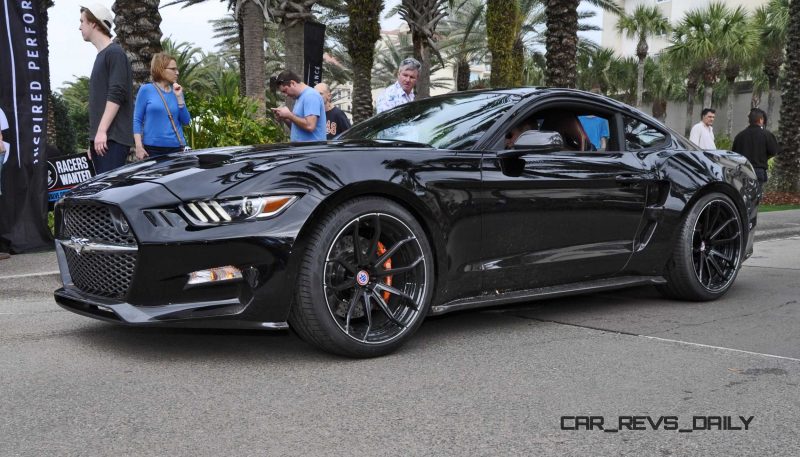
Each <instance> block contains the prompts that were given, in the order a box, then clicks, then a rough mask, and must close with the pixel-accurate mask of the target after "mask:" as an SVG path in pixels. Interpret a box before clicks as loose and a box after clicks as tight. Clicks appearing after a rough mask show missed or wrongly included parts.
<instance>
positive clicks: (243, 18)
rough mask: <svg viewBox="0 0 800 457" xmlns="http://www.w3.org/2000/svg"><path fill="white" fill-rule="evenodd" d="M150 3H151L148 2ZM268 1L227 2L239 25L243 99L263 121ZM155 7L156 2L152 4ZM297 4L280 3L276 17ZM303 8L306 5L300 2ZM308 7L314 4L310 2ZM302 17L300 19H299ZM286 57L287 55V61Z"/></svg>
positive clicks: (192, 1)
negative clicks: (249, 101) (254, 104)
mask: <svg viewBox="0 0 800 457" xmlns="http://www.w3.org/2000/svg"><path fill="white" fill-rule="evenodd" d="M150 1H152V0H150ZM204 1H206V0H174V1H172V2H170V3H167V5H174V4H178V3H183V4H184V6H183V7H184V8H186V7H189V6H192V5H196V4H198V3H203V2H204ZM270 1H276V0H227V2H228V8H229V9H233V10H234V13H235V16H236V20H237V22H238V23H239V27H238V29H239V46H240V56H239V57H240V58H239V67H240V68H241V69H242V70H241V71H242V74H243V76H241V78H242V80H243V84H241V85H242V86H243V88H244V91H245V95H246V96H247V97H249V98H251V99H252V100H253V101H254V102H255V103H256V106H258V109H257V111H256V116H257V117H264V115H265V113H266V68H265V64H264V21H265V20H266V16H267V12H268V11H271V9H270ZM156 3H158V2H156ZM296 3H297V2H281V5H282V6H283V7H284V9H281V10H279V12H278V13H276V16H278V15H280V14H283V15H285V14H286V11H290V10H288V9H289V8H292V7H295V6H297V5H296ZM301 3H303V4H305V3H308V1H306V2H301ZM311 3H312V4H313V3H314V2H311ZM302 17H304V16H302ZM302 31H303V30H302V26H301V27H300V34H301V35H300V37H301V39H300V47H299V49H300V52H299V54H300V69H301V71H300V72H299V73H302V65H303V64H302V62H303V60H302V59H303V54H302V45H303V41H302ZM288 55H290V54H289V53H287V58H288Z"/></svg>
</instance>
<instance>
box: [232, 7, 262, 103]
mask: <svg viewBox="0 0 800 457" xmlns="http://www.w3.org/2000/svg"><path fill="white" fill-rule="evenodd" d="M239 14H240V15H241V18H242V31H243V32H244V37H243V38H242V42H243V47H244V63H245V67H244V68H240V69H239V71H241V72H243V73H244V95H246V96H247V97H248V98H250V99H251V100H253V101H254V102H255V103H256V104H257V106H258V109H257V110H256V117H258V118H263V117H264V116H265V115H266V110H267V105H266V93H265V91H266V85H265V79H266V67H265V65H264V11H263V10H262V9H261V7H260V6H259V5H257V4H256V2H254V1H245V2H244V3H242V8H241V10H240V11H239Z"/></svg>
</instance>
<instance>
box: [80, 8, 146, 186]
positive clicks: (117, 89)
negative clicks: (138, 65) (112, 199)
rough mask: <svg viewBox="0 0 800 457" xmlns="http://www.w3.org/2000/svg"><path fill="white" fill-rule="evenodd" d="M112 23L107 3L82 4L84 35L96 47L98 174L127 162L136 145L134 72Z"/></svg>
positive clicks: (93, 114)
mask: <svg viewBox="0 0 800 457" xmlns="http://www.w3.org/2000/svg"><path fill="white" fill-rule="evenodd" d="M113 24H114V16H113V15H112V14H111V11H109V9H108V8H106V7H105V6H103V5H101V4H98V3H95V4H91V5H89V6H82V7H81V25H80V28H79V29H80V31H81V35H82V36H83V40H84V41H88V42H90V43H92V44H93V45H94V47H95V48H97V57H96V58H95V60H94V67H93V68H92V75H91V77H90V78H89V140H90V143H89V158H90V159H92V161H93V162H94V168H95V171H96V172H97V173H104V172H106V171H110V170H113V169H115V168H118V167H121V166H122V165H124V164H125V159H126V157H127V156H128V151H129V150H130V148H131V146H133V75H132V71H131V63H130V62H129V61H128V57H127V56H126V55H125V51H123V50H122V47H121V46H120V45H119V44H118V43H114V42H112V41H111V27H112V26H113Z"/></svg>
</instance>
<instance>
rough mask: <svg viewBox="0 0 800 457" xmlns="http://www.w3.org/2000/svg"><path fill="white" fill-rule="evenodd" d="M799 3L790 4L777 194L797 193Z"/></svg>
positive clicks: (799, 184)
mask: <svg viewBox="0 0 800 457" xmlns="http://www.w3.org/2000/svg"><path fill="white" fill-rule="evenodd" d="M797 43H800V2H798V1H793V2H791V3H789V20H788V22H787V28H786V62H785V65H784V70H785V75H784V79H783V94H782V97H781V119H780V136H781V144H782V145H783V151H782V152H781V153H780V154H778V157H777V158H776V159H775V172H774V173H773V177H772V182H773V187H774V189H775V190H777V191H780V192H793V193H797V192H800V90H798V88H800V46H797Z"/></svg>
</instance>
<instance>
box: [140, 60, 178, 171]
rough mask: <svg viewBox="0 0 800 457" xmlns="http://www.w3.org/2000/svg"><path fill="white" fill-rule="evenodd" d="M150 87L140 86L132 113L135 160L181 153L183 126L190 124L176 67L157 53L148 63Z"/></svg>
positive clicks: (146, 85)
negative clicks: (150, 79)
mask: <svg viewBox="0 0 800 457" xmlns="http://www.w3.org/2000/svg"><path fill="white" fill-rule="evenodd" d="M150 76H152V78H153V82H152V83H151V84H142V87H140V88H139V93H138V94H137V95H136V106H135V107H134V109H133V140H134V141H135V142H136V157H137V158H138V159H139V160H141V159H144V158H145V157H150V156H159V155H164V154H169V153H172V152H180V151H183V149H184V147H185V146H186V138H185V137H184V136H183V126H184V125H187V124H188V123H189V122H190V121H191V119H192V118H191V116H190V115H189V110H188V109H186V102H184V100H183V88H182V87H181V85H180V84H178V82H177V81H178V66H177V64H176V62H175V59H174V58H172V56H170V55H169V54H164V53H163V52H159V53H158V54H156V55H154V56H153V60H152V61H151V62H150Z"/></svg>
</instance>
